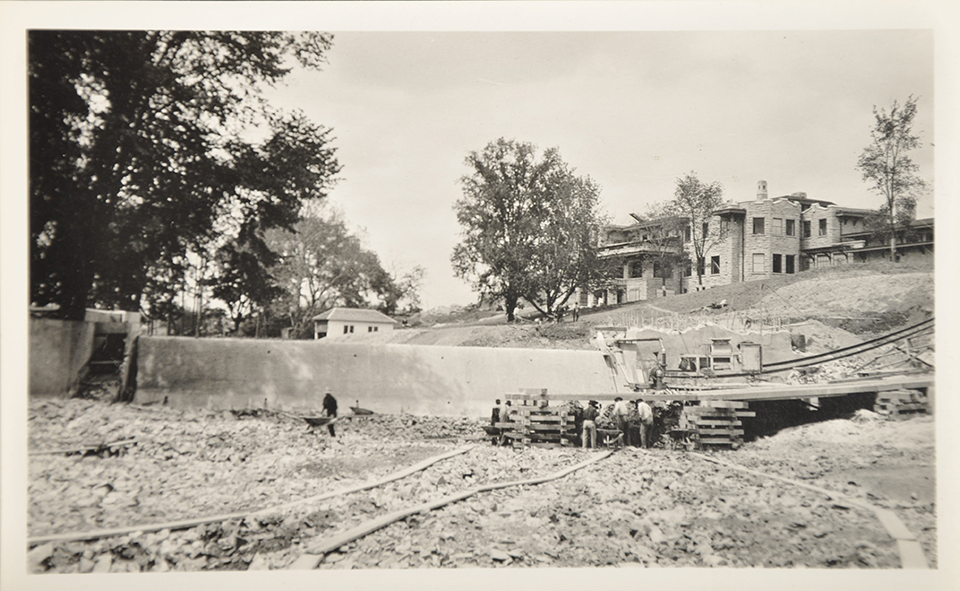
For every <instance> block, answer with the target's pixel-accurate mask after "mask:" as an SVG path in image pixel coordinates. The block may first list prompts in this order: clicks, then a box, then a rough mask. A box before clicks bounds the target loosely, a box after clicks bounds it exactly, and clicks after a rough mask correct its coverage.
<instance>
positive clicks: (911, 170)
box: [857, 95, 926, 261]
mask: <svg viewBox="0 0 960 591" xmlns="http://www.w3.org/2000/svg"><path fill="white" fill-rule="evenodd" d="M916 115H917V99H916V98H915V97H913V96H912V95H911V96H909V97H908V98H907V102H906V103H904V104H903V105H900V104H899V103H898V102H897V101H893V106H892V107H890V111H889V112H888V111H887V110H886V109H883V108H880V109H878V108H877V107H876V106H874V107H873V117H874V125H873V129H871V130H870V138H871V143H870V145H869V146H867V147H866V148H864V150H863V153H862V154H860V158H859V159H858V160H857V169H858V170H860V172H861V173H862V174H863V180H864V181H866V182H868V183H869V184H870V189H871V190H872V191H874V192H875V193H878V194H879V195H881V196H883V198H884V203H883V205H881V207H880V210H879V213H880V215H881V216H882V219H883V220H884V224H883V226H885V228H883V230H881V231H879V232H878V234H880V235H883V236H885V237H886V238H887V239H888V240H889V243H890V260H891V261H896V260H897V232H898V229H899V228H903V227H906V226H909V222H910V221H911V220H912V219H913V215H914V212H915V211H916V205H917V198H918V197H919V196H920V195H921V194H922V193H923V191H924V190H925V189H926V183H925V182H924V181H923V179H921V178H920V177H919V176H917V171H918V170H919V167H918V166H917V165H916V163H914V162H913V159H911V158H910V154H909V152H910V151H911V150H915V149H916V148H919V147H920V136H919V135H917V134H915V133H914V131H913V122H914V119H915V118H916Z"/></svg>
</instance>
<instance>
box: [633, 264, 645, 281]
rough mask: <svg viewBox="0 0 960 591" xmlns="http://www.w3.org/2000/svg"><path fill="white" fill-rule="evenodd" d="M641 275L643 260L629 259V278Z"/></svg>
mask: <svg viewBox="0 0 960 591" xmlns="http://www.w3.org/2000/svg"><path fill="white" fill-rule="evenodd" d="M636 277H643V261H630V278H631V279H633V278H636Z"/></svg>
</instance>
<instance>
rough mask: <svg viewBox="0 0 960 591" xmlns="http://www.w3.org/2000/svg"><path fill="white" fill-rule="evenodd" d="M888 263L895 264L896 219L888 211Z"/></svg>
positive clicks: (891, 212)
mask: <svg viewBox="0 0 960 591" xmlns="http://www.w3.org/2000/svg"><path fill="white" fill-rule="evenodd" d="M890 262H891V263H895V262H897V219H896V218H895V217H894V214H893V208H891V209H890Z"/></svg>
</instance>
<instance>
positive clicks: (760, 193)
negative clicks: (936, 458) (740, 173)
mask: <svg viewBox="0 0 960 591" xmlns="http://www.w3.org/2000/svg"><path fill="white" fill-rule="evenodd" d="M766 198H767V181H757V201H764V200H766Z"/></svg>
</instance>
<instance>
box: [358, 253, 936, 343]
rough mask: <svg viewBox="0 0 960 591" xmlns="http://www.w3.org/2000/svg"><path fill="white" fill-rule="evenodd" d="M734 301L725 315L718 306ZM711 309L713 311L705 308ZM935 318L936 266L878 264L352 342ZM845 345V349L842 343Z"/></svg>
mask: <svg viewBox="0 0 960 591" xmlns="http://www.w3.org/2000/svg"><path fill="white" fill-rule="evenodd" d="M721 300H726V302H727V306H726V307H725V308H724V309H722V310H711V309H709V305H710V304H712V303H717V302H720V301H721ZM705 308H706V309H705ZM933 313H934V273H933V269H932V267H931V266H930V265H926V266H915V265H912V266H911V265H903V264H900V265H890V264H883V263H879V264H870V265H860V266H857V267H856V268H850V267H834V268H830V269H821V270H814V271H808V272H804V273H800V274H797V275H784V276H779V277H774V278H770V279H764V280H762V281H749V282H744V283H737V284H731V285H724V286H721V287H716V288H713V289H710V290H707V291H702V292H694V293H688V294H683V295H678V296H673V297H667V298H658V299H656V300H652V301H649V302H638V303H632V304H626V305H621V306H610V307H606V308H601V309H593V310H584V312H583V315H582V316H581V320H580V321H579V322H577V323H573V322H571V321H570V319H569V317H568V318H567V319H565V321H564V322H562V323H560V324H554V323H552V322H548V323H542V324H538V323H537V322H535V321H531V320H524V319H521V320H520V322H519V323H517V324H507V323H506V319H505V318H504V317H503V316H500V317H499V319H497V318H493V317H487V318H484V319H482V322H481V321H480V320H479V319H478V318H477V315H476V314H475V313H472V314H467V315H466V316H464V317H463V322H461V323H457V322H456V319H455V318H445V323H444V324H442V325H437V326H434V327H429V328H404V329H398V330H396V331H393V332H392V333H375V334H362V335H355V336H352V337H350V338H351V341H352V342H369V343H403V344H411V345H446V346H480V347H532V348H552V349H592V345H591V344H590V342H589V340H590V338H591V337H592V336H593V335H594V332H595V331H594V328H593V327H595V326H600V325H609V324H618V325H623V324H626V325H635V324H639V323H640V321H641V319H644V320H646V319H655V318H661V317H664V316H679V317H681V319H687V320H695V321H696V322H702V321H705V322H709V321H711V320H712V319H713V320H717V321H719V320H721V319H722V318H723V317H724V316H728V315H731V314H740V315H749V316H752V317H755V318H761V317H762V318H771V317H774V318H779V319H780V320H782V321H783V322H785V323H796V322H803V321H814V322H817V323H818V324H817V337H818V339H819V340H827V341H836V342H837V343H843V344H851V343H852V342H855V341H856V340H857V337H866V336H871V335H874V334H878V333H885V332H889V331H891V330H894V329H896V328H899V327H902V326H905V325H908V324H912V323H916V322H919V321H921V320H924V319H926V318H929V317H931V316H932V315H933ZM840 346H843V345H840Z"/></svg>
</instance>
